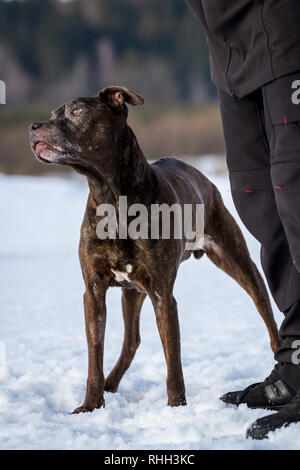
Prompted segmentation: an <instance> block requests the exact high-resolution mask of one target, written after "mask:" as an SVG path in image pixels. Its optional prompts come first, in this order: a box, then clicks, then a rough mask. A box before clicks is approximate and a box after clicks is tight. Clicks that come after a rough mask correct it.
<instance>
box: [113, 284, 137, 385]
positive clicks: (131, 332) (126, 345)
mask: <svg viewBox="0 0 300 470" xmlns="http://www.w3.org/2000/svg"><path fill="white" fill-rule="evenodd" d="M145 297H146V294H144V293H141V292H138V291H136V290H135V289H125V288H124V289H122V311H123V320H124V328H125V330H124V341H123V347H122V351H121V354H120V357H119V360H118V362H117V363H116V365H115V367H114V368H113V370H112V371H111V373H110V374H109V376H108V377H107V379H106V380H105V388H104V390H105V391H107V392H116V391H117V390H118V386H119V383H120V381H121V379H122V377H123V375H124V374H125V372H126V370H127V369H128V368H129V366H130V364H131V362H132V359H133V358H134V355H135V352H136V350H137V348H138V346H139V344H140V313H141V308H142V305H143V302H144V300H145Z"/></svg>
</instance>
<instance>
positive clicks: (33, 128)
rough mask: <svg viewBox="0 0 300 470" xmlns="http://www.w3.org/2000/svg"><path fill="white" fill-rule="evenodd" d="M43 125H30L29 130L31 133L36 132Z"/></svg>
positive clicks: (38, 123)
mask: <svg viewBox="0 0 300 470" xmlns="http://www.w3.org/2000/svg"><path fill="white" fill-rule="evenodd" d="M42 124H43V123H42V122H33V123H32V124H30V126H29V129H30V130H31V131H36V130H37V129H38V128H39V127H41V125H42Z"/></svg>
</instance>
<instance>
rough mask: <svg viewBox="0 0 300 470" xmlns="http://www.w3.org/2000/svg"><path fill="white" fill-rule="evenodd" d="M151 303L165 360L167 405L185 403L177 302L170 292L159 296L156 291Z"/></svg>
mask: <svg viewBox="0 0 300 470" xmlns="http://www.w3.org/2000/svg"><path fill="white" fill-rule="evenodd" d="M152 303H153V306H154V310H155V315H156V322H157V326H158V330H159V334H160V338H161V341H162V345H163V349H164V353H165V358H166V362H167V392H168V405H170V406H180V405H186V399H185V386H184V379H183V373H182V367H181V357H180V332H179V322H178V313H177V303H176V300H175V299H174V297H173V295H172V294H171V295H163V296H161V297H160V296H159V295H158V294H157V293H156V294H155V295H154V297H153V298H152Z"/></svg>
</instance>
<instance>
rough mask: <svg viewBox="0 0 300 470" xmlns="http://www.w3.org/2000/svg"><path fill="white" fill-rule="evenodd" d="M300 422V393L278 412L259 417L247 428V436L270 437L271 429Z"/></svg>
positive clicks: (274, 429) (254, 437) (253, 437)
mask: <svg viewBox="0 0 300 470" xmlns="http://www.w3.org/2000/svg"><path fill="white" fill-rule="evenodd" d="M297 422H300V393H299V392H298V393H297V395H296V396H295V397H294V398H293V399H292V401H290V403H288V404H287V405H285V406H283V407H282V408H281V409H280V410H279V411H278V412H277V413H274V414H272V415H268V416H264V417H263V418H259V419H257V420H256V421H255V422H254V423H253V424H252V425H251V426H250V428H249V429H248V430H247V433H246V437H247V438H249V437H252V439H265V438H268V434H269V432H270V431H276V429H280V428H282V427H287V426H288V425H289V424H291V423H297Z"/></svg>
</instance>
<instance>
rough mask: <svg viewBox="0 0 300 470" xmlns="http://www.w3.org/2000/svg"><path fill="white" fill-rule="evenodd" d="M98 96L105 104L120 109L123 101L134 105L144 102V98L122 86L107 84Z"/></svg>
mask: <svg viewBox="0 0 300 470" xmlns="http://www.w3.org/2000/svg"><path fill="white" fill-rule="evenodd" d="M98 97H99V98H100V99H102V100H103V101H105V103H106V104H108V105H109V106H111V107H113V108H115V109H121V108H122V107H123V105H124V104H125V103H129V104H132V105H133V106H136V105H138V104H143V103H144V98H143V97H142V96H141V95H138V94H137V93H133V91H130V90H128V89H127V88H125V87H123V86H108V87H106V88H103V89H102V90H101V91H99V93H98Z"/></svg>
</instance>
